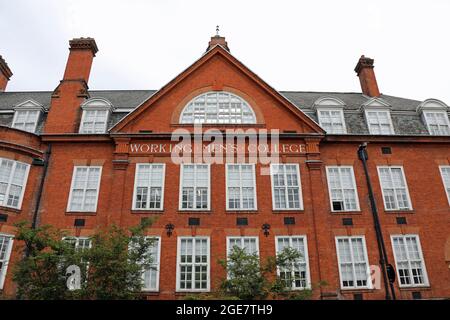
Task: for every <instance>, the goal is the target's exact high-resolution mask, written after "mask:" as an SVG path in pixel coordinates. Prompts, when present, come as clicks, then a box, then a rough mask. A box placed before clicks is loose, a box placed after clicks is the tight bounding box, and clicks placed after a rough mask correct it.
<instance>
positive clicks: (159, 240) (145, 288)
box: [142, 236, 161, 292]
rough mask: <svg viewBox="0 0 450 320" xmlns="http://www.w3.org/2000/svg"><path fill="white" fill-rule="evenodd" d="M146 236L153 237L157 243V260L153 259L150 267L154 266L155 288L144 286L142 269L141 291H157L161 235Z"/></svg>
mask: <svg viewBox="0 0 450 320" xmlns="http://www.w3.org/2000/svg"><path fill="white" fill-rule="evenodd" d="M146 238H148V239H155V240H157V241H158V244H157V246H156V247H157V249H158V254H157V259H156V260H157V261H153V262H152V263H151V265H152V267H156V287H155V288H147V287H145V272H146V270H143V273H142V280H143V281H144V282H143V286H142V291H143V292H158V291H159V277H160V270H161V237H160V236H147V237H146Z"/></svg>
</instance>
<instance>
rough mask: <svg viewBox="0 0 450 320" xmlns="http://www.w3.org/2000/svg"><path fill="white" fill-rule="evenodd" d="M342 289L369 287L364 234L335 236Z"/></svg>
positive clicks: (370, 285)
mask: <svg viewBox="0 0 450 320" xmlns="http://www.w3.org/2000/svg"><path fill="white" fill-rule="evenodd" d="M336 250H337V256H338V264H339V277H340V280H341V288H342V289H360V288H371V287H372V282H371V280H370V269H369V259H368V258H367V249H366V241H365V238H364V236H354V237H336Z"/></svg>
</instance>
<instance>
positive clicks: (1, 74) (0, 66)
mask: <svg viewBox="0 0 450 320" xmlns="http://www.w3.org/2000/svg"><path fill="white" fill-rule="evenodd" d="M11 76H12V72H11V69H9V67H8V64H7V63H6V61H5V59H3V57H2V56H0V92H3V91H5V89H6V86H7V84H8V81H9V78H11Z"/></svg>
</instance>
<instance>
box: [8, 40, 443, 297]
mask: <svg viewBox="0 0 450 320" xmlns="http://www.w3.org/2000/svg"><path fill="white" fill-rule="evenodd" d="M97 51H98V49H97V46H96V43H95V41H94V39H92V38H78V39H73V40H71V41H70V52H69V57H68V61H67V65H66V69H65V72H64V76H63V78H62V80H61V81H60V83H59V84H58V86H57V87H56V88H55V90H53V91H48V92H34V91H31V92H8V91H5V88H6V85H7V83H8V80H9V78H10V77H11V76H12V72H11V70H10V68H9V67H8V65H7V64H6V62H5V60H4V59H3V58H0V290H2V293H3V294H4V295H5V296H12V295H14V292H15V290H16V288H15V284H14V282H13V281H12V268H13V266H14V262H15V261H17V260H18V259H20V252H19V250H16V249H17V248H19V247H20V244H19V243H18V242H17V241H15V240H14V235H15V232H16V230H15V227H14V224H15V223H16V222H18V221H23V220H27V221H29V222H30V223H33V225H46V224H50V225H53V226H55V227H57V228H59V229H62V230H65V231H66V232H67V233H68V234H70V235H72V236H73V237H75V239H76V245H77V246H80V247H83V246H89V245H90V244H89V236H90V235H91V234H92V233H93V232H94V231H95V230H96V229H97V228H99V227H104V226H108V225H112V224H116V225H119V226H122V227H130V226H133V225H136V224H139V223H140V222H141V219H142V218H146V217H157V220H156V222H155V223H154V224H153V225H152V227H151V228H150V229H149V230H148V236H151V237H155V238H156V239H157V240H158V241H157V245H155V247H154V248H153V250H154V256H155V259H154V263H155V266H156V269H152V270H148V271H146V272H145V273H144V283H145V285H144V287H145V292H146V294H147V296H148V298H149V299H174V298H181V297H183V296H184V295H186V294H191V293H195V292H208V291H213V290H215V289H216V288H217V285H218V281H219V279H221V278H223V277H224V276H225V271H224V270H223V268H222V267H221V266H220V265H219V264H218V260H219V259H224V258H225V257H226V255H227V252H229V250H231V248H232V247H233V246H235V245H236V246H240V247H243V248H246V250H248V251H249V252H257V253H258V255H259V256H260V258H261V259H262V260H265V259H266V258H267V257H269V256H275V255H276V253H277V252H278V251H280V250H281V249H282V248H284V247H286V246H290V247H294V248H296V249H298V250H299V251H300V252H301V258H300V259H299V261H298V264H296V266H295V268H294V271H293V273H292V274H291V275H286V274H283V276H285V277H289V276H290V277H291V278H292V279H293V287H294V288H295V289H299V290H301V289H302V288H309V287H315V286H316V284H318V283H320V282H323V281H325V282H326V283H327V285H326V286H320V287H319V288H316V289H315V290H314V298H315V299H361V298H362V299H384V298H386V295H387V293H389V294H390V295H391V294H392V292H391V291H390V290H386V288H387V287H386V286H385V285H384V282H383V280H382V279H383V277H381V278H380V279H381V280H379V283H378V284H377V281H375V282H374V283H372V281H371V278H370V273H371V270H372V269H374V270H375V271H374V272H375V274H377V270H379V267H380V260H384V259H383V257H384V256H383V253H382V252H383V249H382V248H381V249H380V245H383V246H384V252H385V258H386V259H387V263H388V264H390V265H392V267H393V271H394V274H395V275H396V279H395V282H394V283H393V289H394V292H395V296H396V298H397V299H412V298H426V299H428V298H430V299H431V298H450V123H449V113H450V108H449V107H448V106H447V105H446V104H445V103H444V102H442V101H439V100H437V99H428V100H425V101H415V100H411V99H404V98H399V97H394V96H389V95H384V94H381V93H380V91H379V89H378V85H377V82H376V78H375V73H374V69H373V60H372V59H370V58H367V57H364V56H362V57H361V58H360V59H359V61H358V62H357V65H356V68H355V72H356V73H357V75H358V77H359V80H360V83H361V91H362V92H358V93H336V92H303V91H298V92H297V91H295V92H291V91H281V92H279V91H276V90H275V89H273V88H272V87H270V86H269V85H268V84H267V83H266V82H265V81H263V80H262V79H261V78H259V77H258V76H257V75H256V74H255V73H253V72H252V71H251V70H249V69H248V68H247V67H246V66H245V65H243V64H242V63H241V62H240V61H239V60H237V59H236V58H235V57H234V56H233V55H231V53H230V50H229V48H228V45H227V43H226V42H225V39H224V38H223V37H220V36H214V37H212V38H211V41H210V42H209V45H208V49H207V51H206V52H205V53H204V54H203V55H202V56H201V57H200V58H199V59H198V60H197V61H195V62H194V63H193V64H192V65H191V66H189V67H188V68H187V69H186V70H184V71H183V72H182V73H181V74H179V75H178V76H176V77H175V78H174V79H173V80H172V81H170V82H169V83H168V84H166V85H165V86H164V87H162V88H161V89H159V90H158V91H154V90H117V91H95V90H89V88H88V81H89V74H90V70H91V65H92V62H93V58H94V57H95V55H96V53H97ZM266 133H271V134H272V135H269V136H267V135H266ZM177 137H178V138H177ZM239 139H241V140H239ZM255 139H256V140H255ZM255 141H256V142H255ZM254 142H255V143H256V144H255V143H254ZM365 145H367V146H366V147H364V146H365ZM240 148H241V149H240ZM364 148H365V149H364ZM358 150H360V152H362V151H364V150H365V151H366V152H367V158H366V162H365V163H366V165H367V166H366V168H367V176H366V174H365V167H364V163H363V161H362V160H361V156H358ZM361 150H362V151H361ZM197 151H199V153H196V152H197ZM200 151H201V152H200ZM238 151H241V153H240V154H241V155H243V158H240V157H239V156H238V153H239V152H238ZM255 153H257V156H256V161H253V160H255V159H254V158H253V160H251V156H252V155H254V154H255ZM199 154H200V155H199ZM359 155H361V153H359ZM212 158H214V159H215V161H211V159H212ZM223 158H225V160H224V159H223ZM208 159H209V160H208ZM217 159H219V160H217ZM220 159H222V160H223V161H222V160H220ZM180 160H181V161H180ZM368 181H369V182H370V185H371V189H372V190H370V189H369V187H368ZM371 191H373V192H371ZM372 194H373V197H371V195H372ZM374 210H376V212H377V216H378V219H379V226H380V232H377V231H376V228H375V226H376V225H377V223H376V222H375V220H374V213H373V211H374ZM380 238H381V240H382V241H381V240H380ZM377 267H378V269H377ZM381 270H384V269H383V268H382V269H381ZM280 272H282V270H281V271H280ZM380 274H384V272H383V271H381V273H379V275H380Z"/></svg>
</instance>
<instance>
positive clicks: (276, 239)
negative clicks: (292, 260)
mask: <svg viewBox="0 0 450 320" xmlns="http://www.w3.org/2000/svg"><path fill="white" fill-rule="evenodd" d="M280 238H289V247H291V245H292V238H301V239H302V240H303V246H304V250H305V256H304V257H303V258H304V259H305V263H306V287H305V288H298V287H292V288H291V290H305V289H311V273H310V271H309V253H308V240H307V236H306V235H292V236H276V237H275V254H276V255H277V256H278V251H279V248H278V239H280ZM291 248H292V247H291ZM277 275H278V276H279V275H280V269H279V268H278V267H277Z"/></svg>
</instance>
